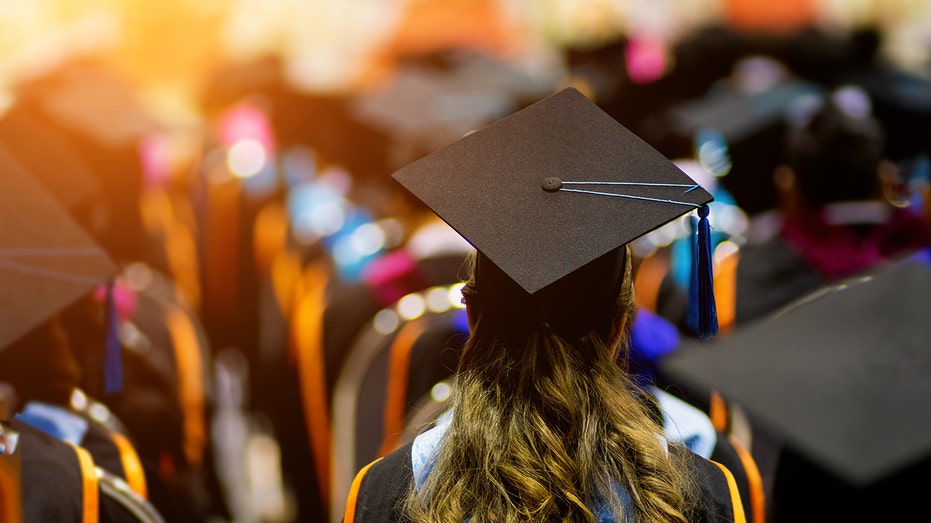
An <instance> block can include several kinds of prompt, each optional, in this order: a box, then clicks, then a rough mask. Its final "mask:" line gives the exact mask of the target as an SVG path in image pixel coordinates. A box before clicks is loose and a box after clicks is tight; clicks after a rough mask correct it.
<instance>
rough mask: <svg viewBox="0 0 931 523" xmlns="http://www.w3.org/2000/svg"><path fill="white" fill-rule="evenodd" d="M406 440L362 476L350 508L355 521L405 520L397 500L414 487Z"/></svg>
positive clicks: (383, 522) (392, 522) (396, 522)
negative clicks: (353, 512)
mask: <svg viewBox="0 0 931 523" xmlns="http://www.w3.org/2000/svg"><path fill="white" fill-rule="evenodd" d="M412 445H413V443H408V444H407V445H404V446H403V447H401V448H400V449H398V450H397V451H395V452H392V453H391V454H388V455H387V456H385V457H384V458H383V459H382V460H381V461H379V462H378V463H376V464H374V465H372V467H371V468H369V470H368V472H367V473H366V474H365V476H364V477H363V478H362V484H361V485H360V487H359V492H358V497H357V498H356V504H355V506H354V507H347V508H349V509H352V508H354V509H355V516H354V520H353V521H354V522H355V523H369V522H371V523H376V522H377V523H400V522H406V521H409V519H408V518H407V517H405V516H404V514H403V512H402V511H401V509H400V506H399V503H400V502H402V501H403V500H404V497H405V496H407V493H408V492H409V491H410V489H411V488H413V487H414V470H413V468H412V467H411V447H412Z"/></svg>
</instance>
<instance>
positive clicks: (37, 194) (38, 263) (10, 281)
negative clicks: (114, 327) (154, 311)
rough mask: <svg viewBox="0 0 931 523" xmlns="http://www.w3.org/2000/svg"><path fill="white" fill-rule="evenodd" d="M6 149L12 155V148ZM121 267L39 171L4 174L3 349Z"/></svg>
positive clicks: (8, 166)
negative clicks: (38, 177) (40, 177)
mask: <svg viewBox="0 0 931 523" xmlns="http://www.w3.org/2000/svg"><path fill="white" fill-rule="evenodd" d="M6 154H9V153H8V152H7V153H6ZM115 272H116V266H115V265H114V263H113V262H112V260H111V259H110V258H109V256H108V255H107V253H106V252H105V251H104V250H103V249H102V248H100V247H99V246H98V245H97V244H95V243H94V241H93V239H92V238H91V237H90V235H88V233H87V232H85V231H84V230H83V229H82V228H81V227H80V226H79V225H78V224H77V223H76V222H75V221H74V220H73V219H72V218H71V216H70V215H69V213H68V211H67V210H66V209H65V208H64V207H62V206H61V205H60V204H59V203H58V202H57V201H56V199H55V198H54V197H53V196H52V195H51V194H49V193H48V192H46V190H45V189H44V188H42V186H41V185H40V184H39V182H38V181H36V180H35V179H34V178H33V175H32V174H31V173H29V172H28V171H26V170H25V169H23V168H21V167H19V166H18V165H16V164H15V163H11V162H4V164H3V172H2V173H0V295H2V296H3V301H4V311H3V314H2V315H0V350H2V348H3V347H6V346H7V345H9V344H10V343H12V342H13V341H16V340H17V339H18V338H19V337H21V336H23V335H24V334H26V333H28V332H29V331H30V330H32V329H34V328H35V327H37V326H39V325H40V324H41V323H42V322H44V321H46V320H48V319H50V318H51V317H52V316H54V315H55V314H57V313H58V312H60V311H61V310H63V309H65V308H66V307H67V306H69V305H71V304H72V303H73V302H75V301H76V300H78V299H79V298H80V297H82V296H84V295H87V294H88V293H90V292H91V291H92V290H93V289H94V287H96V286H97V285H99V284H101V283H104V282H105V281H106V280H107V279H108V278H109V277H110V276H112V275H113V274H114V273H115Z"/></svg>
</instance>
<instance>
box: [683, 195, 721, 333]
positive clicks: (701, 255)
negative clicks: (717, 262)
mask: <svg viewBox="0 0 931 523" xmlns="http://www.w3.org/2000/svg"><path fill="white" fill-rule="evenodd" d="M698 216H699V219H698V220H693V221H692V226H693V227H694V228H695V229H696V231H695V236H696V242H695V244H694V245H693V247H692V276H691V278H690V279H689V309H688V314H687V316H686V325H687V326H688V328H689V330H690V331H692V333H693V334H695V335H697V336H698V337H700V338H713V337H715V336H717V334H718V313H717V308H716V305H715V301H714V265H713V262H712V259H711V252H712V251H711V224H710V223H709V221H708V206H707V205H702V206H701V207H699V208H698Z"/></svg>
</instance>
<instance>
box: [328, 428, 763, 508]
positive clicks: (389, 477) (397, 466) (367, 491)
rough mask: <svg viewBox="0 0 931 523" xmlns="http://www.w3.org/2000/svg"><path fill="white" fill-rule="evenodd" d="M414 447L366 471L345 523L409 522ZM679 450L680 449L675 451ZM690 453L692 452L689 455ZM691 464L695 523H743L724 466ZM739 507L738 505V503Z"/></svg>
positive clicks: (349, 503)
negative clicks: (696, 490)
mask: <svg viewBox="0 0 931 523" xmlns="http://www.w3.org/2000/svg"><path fill="white" fill-rule="evenodd" d="M411 448H412V444H411V443H408V444H407V445H405V446H403V447H401V448H400V449H398V450H397V451H395V452H393V453H391V454H389V455H388V456H386V457H385V458H383V459H380V460H378V461H376V462H374V463H373V464H371V466H369V467H367V468H366V469H363V471H362V472H360V473H359V475H358V476H357V477H356V479H355V481H354V482H353V486H352V490H351V492H350V494H349V498H348V500H347V503H346V512H345V514H344V516H343V521H344V523H394V522H398V523H401V522H405V521H408V520H407V518H406V517H405V516H404V514H403V513H402V511H401V510H400V509H399V505H400V503H399V501H401V500H403V499H404V497H405V496H406V495H407V492H408V491H409V489H411V488H413V485H414V472H413V467H412V465H411ZM671 448H676V447H671ZM686 452H688V451H686ZM688 456H689V463H690V466H691V468H692V470H693V472H694V474H695V475H696V477H697V482H696V483H697V484H698V486H699V487H700V489H701V496H700V501H699V505H698V507H697V508H696V509H695V510H694V511H692V513H690V514H689V515H688V516H689V521H691V522H695V523H699V522H700V523H734V522H738V523H740V522H743V521H745V519H744V512H743V506H742V505H741V504H740V501H739V499H740V494H739V493H738V492H737V487H736V485H735V483H734V480H733V477H732V476H730V475H729V474H730V473H729V471H728V472H727V473H725V472H724V470H726V469H723V468H722V467H721V466H719V465H716V464H715V463H713V462H711V461H709V460H706V459H703V458H701V457H699V456H698V455H697V454H694V453H692V452H688ZM734 500H737V501H736V504H735V501H734Z"/></svg>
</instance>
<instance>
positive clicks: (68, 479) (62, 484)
mask: <svg viewBox="0 0 931 523" xmlns="http://www.w3.org/2000/svg"><path fill="white" fill-rule="evenodd" d="M9 425H10V426H11V427H12V428H13V429H14V430H16V431H17V432H19V435H20V436H19V446H18V450H17V452H19V453H21V454H20V460H21V461H20V482H21V485H22V487H21V488H22V496H23V523H80V522H81V521H82V519H81V517H82V516H81V515H82V514H83V512H84V490H83V489H84V486H83V482H82V481H83V479H82V476H81V467H80V464H79V463H78V458H77V454H75V452H74V449H73V448H72V447H71V446H69V445H68V444H67V443H65V442H63V441H61V440H58V439H56V438H54V437H52V436H49V435H48V434H46V433H44V432H42V431H41V430H39V429H36V428H34V427H32V426H30V425H28V424H26V423H24V422H22V421H19V420H15V419H14V420H11V421H10V422H9ZM98 500H99V507H98V514H99V518H98V520H99V521H100V523H138V522H139V519H138V518H136V516H134V515H133V514H132V513H131V512H129V511H128V510H127V509H126V508H125V507H123V506H122V505H121V504H120V503H118V502H117V501H115V500H114V499H112V498H110V497H109V496H107V495H106V494H104V493H103V492H102V491H99V490H98Z"/></svg>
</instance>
